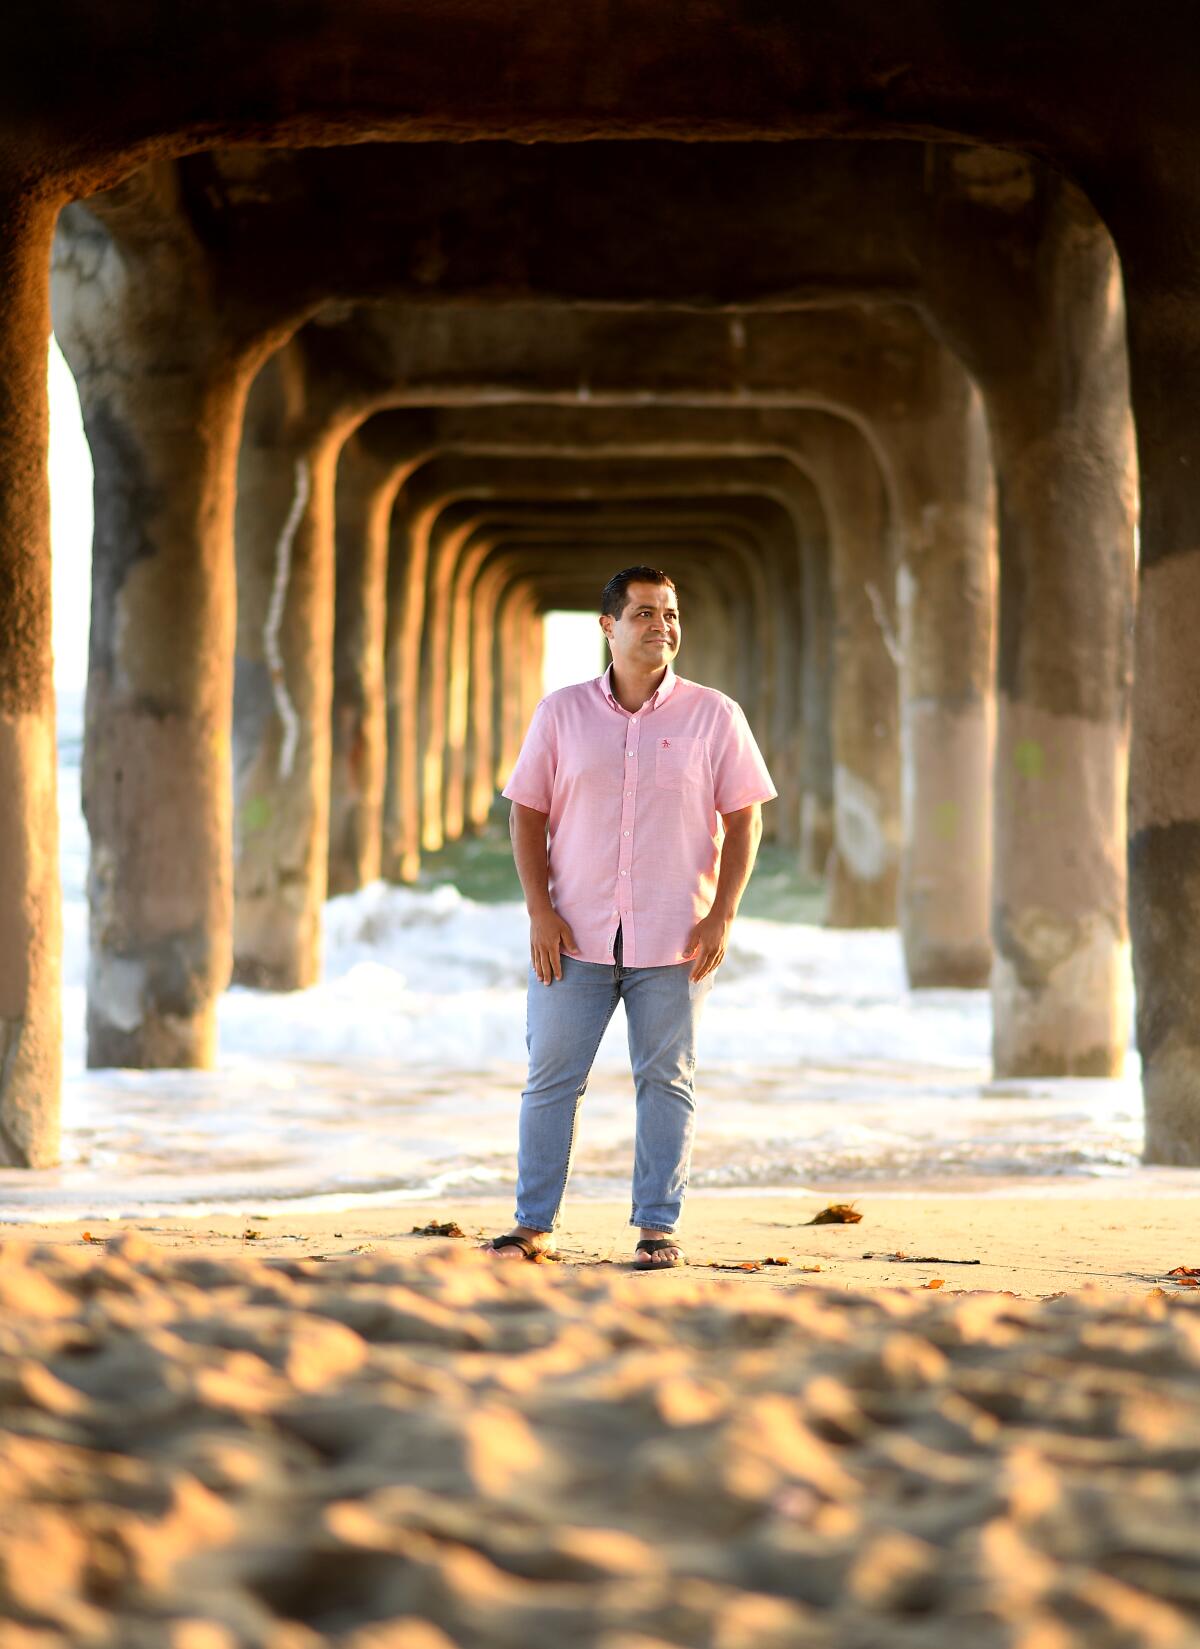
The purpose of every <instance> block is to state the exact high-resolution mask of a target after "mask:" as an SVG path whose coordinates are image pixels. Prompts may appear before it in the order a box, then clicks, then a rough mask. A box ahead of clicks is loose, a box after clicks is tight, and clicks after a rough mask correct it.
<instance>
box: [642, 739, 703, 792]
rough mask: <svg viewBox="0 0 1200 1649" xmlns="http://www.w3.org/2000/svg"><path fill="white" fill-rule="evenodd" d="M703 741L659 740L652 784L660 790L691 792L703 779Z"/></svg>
mask: <svg viewBox="0 0 1200 1649" xmlns="http://www.w3.org/2000/svg"><path fill="white" fill-rule="evenodd" d="M704 765H705V764H704V740H703V739H659V740H658V746H657V751H656V754H655V761H654V782H655V783H656V784H657V785H658V787H659V789H660V790H691V789H692V788H693V786H695V785H698V784H700V783H701V781H702V780H703V778H704Z"/></svg>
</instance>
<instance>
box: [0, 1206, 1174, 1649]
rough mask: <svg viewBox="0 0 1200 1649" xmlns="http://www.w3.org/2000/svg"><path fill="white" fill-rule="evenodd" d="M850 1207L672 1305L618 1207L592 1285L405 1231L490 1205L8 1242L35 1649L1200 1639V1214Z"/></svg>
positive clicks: (11, 1398)
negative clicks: (938, 1258)
mask: <svg viewBox="0 0 1200 1649" xmlns="http://www.w3.org/2000/svg"><path fill="white" fill-rule="evenodd" d="M817 1206H819V1204H818V1203H816V1202H814V1203H812V1205H811V1206H810V1205H809V1204H808V1203H807V1202H806V1201H800V1200H798V1199H772V1198H764V1199H754V1201H753V1204H752V1205H751V1202H750V1199H746V1200H744V1201H743V1200H742V1199H738V1201H737V1204H736V1205H735V1203H734V1202H733V1200H732V1199H728V1200H726V1199H711V1200H707V1201H706V1200H704V1199H697V1201H696V1203H695V1204H694V1205H693V1206H692V1208H691V1209H690V1210H689V1227H690V1228H691V1231H692V1233H694V1234H692V1235H690V1236H689V1242H690V1245H691V1249H692V1251H693V1254H694V1255H695V1257H696V1258H697V1259H699V1258H701V1257H703V1259H705V1260H706V1261H707V1260H710V1259H715V1260H717V1262H718V1263H720V1264H730V1265H733V1264H739V1263H748V1262H747V1261H746V1259H745V1256H754V1257H755V1258H757V1257H759V1255H760V1251H761V1253H762V1254H770V1253H772V1251H773V1252H774V1254H775V1255H779V1256H782V1255H783V1254H788V1255H789V1257H790V1259H791V1262H792V1263H791V1265H790V1266H787V1267H772V1268H769V1269H765V1270H762V1271H755V1272H730V1273H724V1272H716V1271H712V1270H708V1269H704V1268H703V1267H701V1266H699V1265H697V1266H693V1267H692V1268H690V1269H689V1270H687V1271H684V1272H678V1273H674V1274H671V1275H662V1276H655V1277H647V1276H633V1275H630V1274H629V1273H628V1271H627V1270H626V1269H625V1266H624V1263H623V1260H624V1254H625V1250H626V1245H627V1242H628V1234H627V1233H626V1232H625V1231H624V1230H623V1227H622V1225H621V1217H620V1213H619V1211H617V1210H615V1209H614V1208H613V1207H612V1206H611V1205H608V1206H605V1205H598V1204H597V1205H586V1206H583V1207H581V1208H580V1209H578V1210H572V1214H573V1216H575V1217H573V1222H572V1230H573V1235H572V1236H571V1237H570V1238H568V1239H565V1240H564V1247H565V1248H566V1249H567V1251H568V1254H569V1256H570V1257H569V1258H568V1260H567V1262H566V1263H559V1264H541V1265H529V1264H525V1263H521V1262H503V1261H497V1260H495V1259H493V1258H491V1257H489V1256H487V1255H485V1254H482V1253H479V1252H477V1251H476V1250H475V1249H474V1247H473V1246H472V1243H471V1241H470V1240H460V1241H452V1240H451V1241H447V1240H433V1239H423V1238H418V1237H413V1236H410V1235H403V1234H402V1233H403V1232H404V1231H406V1230H407V1229H408V1228H409V1227H410V1226H411V1225H412V1224H414V1223H419V1222H420V1221H421V1219H422V1218H428V1217H432V1216H434V1215H436V1216H437V1217H439V1218H442V1219H445V1218H448V1217H453V1216H454V1215H455V1214H456V1213H457V1214H458V1216H459V1218H460V1219H461V1220H462V1223H463V1229H464V1230H468V1231H469V1232H471V1233H472V1234H473V1232H474V1230H475V1229H476V1228H477V1227H479V1226H481V1225H486V1227H487V1228H488V1229H494V1228H498V1225H499V1224H502V1223H503V1222H502V1221H497V1220H496V1219H493V1218H492V1217H491V1216H492V1214H493V1212H494V1210H492V1209H490V1208H488V1209H481V1208H479V1207H476V1206H474V1205H465V1204H464V1205H463V1206H462V1207H461V1208H460V1209H457V1210H454V1209H450V1208H439V1209H437V1210H434V1209H431V1208H419V1209H417V1208H413V1207H407V1208H405V1209H402V1210H392V1211H391V1212H390V1213H388V1214H387V1215H386V1216H385V1215H383V1214H379V1213H374V1214H372V1215H371V1216H370V1219H369V1220H367V1221H364V1220H363V1219H362V1218H360V1217H351V1216H350V1215H341V1216H337V1217H326V1218H324V1219H322V1220H314V1219H312V1218H308V1219H305V1220H299V1221H298V1220H293V1219H285V1218H283V1217H282V1216H281V1217H278V1218H276V1219H272V1220H270V1221H269V1222H264V1221H262V1220H261V1219H260V1220H258V1221H257V1222H255V1223H250V1222H248V1221H247V1222H238V1221H222V1222H207V1221H206V1222H203V1228H201V1226H200V1225H193V1226H188V1225H187V1224H186V1222H182V1221H179V1222H172V1223H170V1224H166V1223H160V1224H159V1225H158V1226H157V1227H156V1228H155V1229H153V1230H148V1231H140V1232H139V1231H134V1230H132V1229H127V1230H125V1231H123V1232H122V1233H120V1234H117V1235H111V1234H106V1233H105V1232H103V1231H101V1232H100V1233H96V1232H90V1233H89V1236H90V1238H91V1240H90V1241H84V1240H82V1236H81V1233H80V1232H79V1231H78V1230H74V1231H72V1230H68V1229H66V1228H56V1229H54V1230H53V1231H47V1232H44V1233H36V1234H35V1233H32V1232H28V1231H26V1232H25V1233H24V1234H23V1237H18V1236H9V1237H7V1238H6V1240H5V1241H4V1242H3V1244H2V1246H0V1390H2V1392H3V1413H2V1421H0V1527H2V1530H3V1534H2V1538H0V1643H3V1645H4V1649H10V1646H14V1649H50V1646H52V1645H54V1646H59V1645H67V1644H70V1645H72V1646H74V1645H91V1644H95V1645H103V1646H106V1649H109V1646H111V1649H159V1646H162V1645H166V1646H168V1649H234V1646H241V1645H251V1646H257V1645H262V1646H265V1649H310V1646H311V1649H315V1646H317V1645H319V1644H322V1643H334V1644H337V1645H343V1646H346V1649H447V1646H448V1645H455V1644H458V1645H464V1646H468V1649H469V1646H473V1645H479V1646H481V1649H492V1646H495V1649H574V1646H577V1645H578V1646H581V1649H592V1646H594V1649H669V1646H671V1645H675V1646H677V1649H692V1646H695V1649H785V1646H787V1649H792V1646H804V1645H821V1646H825V1649H856V1646H858V1649H876V1646H878V1649H893V1646H894V1649H917V1646H920V1649H941V1646H945V1649H959V1646H961V1645H963V1644H964V1643H968V1642H969V1643H970V1645H971V1646H972V1649H988V1646H990V1645H1012V1646H1014V1649H1015V1646H1020V1649H1062V1646H1076V1645H1077V1646H1079V1649H1106V1646H1109V1645H1111V1646H1113V1649H1116V1646H1118V1645H1142V1644H1145V1645H1147V1646H1149V1645H1173V1644H1179V1645H1180V1646H1184V1645H1190V1644H1195V1643H1196V1642H1197V1641H1200V1557H1198V1556H1197V1547H1196V1540H1195V1531H1196V1528H1197V1526H1198V1520H1200V1315H1197V1308H1196V1298H1197V1295H1196V1294H1195V1293H1193V1292H1192V1291H1191V1290H1189V1289H1187V1288H1185V1287H1182V1286H1181V1285H1180V1284H1179V1283H1177V1282H1171V1281H1163V1282H1162V1283H1158V1282H1156V1281H1155V1277H1156V1274H1158V1273H1159V1272H1160V1271H1161V1272H1164V1273H1165V1271H1166V1270H1168V1269H1170V1266H1168V1265H1167V1264H1166V1262H1168V1261H1169V1262H1171V1265H1179V1264H1182V1263H1185V1262H1187V1261H1188V1260H1189V1259H1190V1260H1196V1259H1198V1258H1200V1255H1198V1254H1197V1253H1196V1251H1195V1249H1194V1248H1193V1250H1192V1252H1191V1254H1190V1255H1188V1254H1187V1253H1185V1252H1184V1250H1185V1249H1186V1248H1187V1246H1188V1244H1189V1243H1190V1242H1191V1241H1192V1238H1191V1236H1190V1235H1189V1233H1194V1231H1195V1228H1196V1227H1195V1208H1194V1205H1193V1204H1192V1203H1191V1202H1190V1201H1189V1200H1188V1199H1183V1198H1176V1199H1171V1198H1164V1199H1162V1200H1161V1201H1159V1202H1156V1203H1155V1205H1154V1206H1153V1207H1145V1206H1143V1205H1141V1204H1136V1205H1135V1204H1134V1203H1133V1202H1132V1201H1130V1200H1124V1201H1123V1200H1122V1199H1120V1198H1114V1199H1087V1200H1085V1199H1082V1198H1077V1197H1071V1196H1067V1197H1061V1198H1055V1197H1044V1196H1043V1197H1038V1198H1026V1199H1020V1198H1010V1199H996V1200H990V1199H987V1198H979V1199H975V1200H971V1199H962V1198H951V1197H944V1196H943V1197H940V1198H931V1199H908V1198H893V1199H888V1198H880V1197H877V1196H864V1197H862V1198H861V1199H860V1206H861V1207H862V1209H863V1211H864V1219H863V1222H862V1223H861V1224H859V1225H855V1226H841V1227H828V1226H826V1227H820V1226H818V1227H809V1226H800V1225H798V1224H797V1221H798V1219H799V1218H802V1217H804V1218H806V1217H809V1215H810V1214H811V1212H813V1211H814V1210H815V1208H816V1207H817ZM1101 1214H1102V1215H1103V1221H1101V1219H1100V1215H1101ZM484 1216H486V1217H484ZM210 1226H211V1229H210ZM239 1226H240V1228H239ZM8 1229H9V1231H12V1230H13V1229H14V1228H12V1227H10V1228H8ZM1006 1230H1007V1235H1005V1234H1004V1233H1005V1231H1006ZM250 1231H261V1232H262V1233H263V1234H262V1235H259V1236H248V1235H245V1233H246V1232H250ZM335 1232H336V1233H340V1235H335ZM702 1233H703V1234H702ZM31 1237H34V1238H36V1237H40V1238H41V1240H33V1241H30V1240H28V1239H29V1238H31ZM901 1239H903V1240H901ZM1006 1245H1007V1246H1006ZM972 1248H982V1249H986V1250H987V1252H986V1253H981V1254H980V1256H979V1257H980V1258H981V1259H984V1260H985V1261H986V1264H985V1265H982V1266H980V1267H970V1268H963V1269H961V1270H960V1269H958V1268H954V1267H951V1266H949V1265H943V1266H941V1267H940V1268H931V1267H930V1266H928V1265H920V1264H918V1265H911V1266H910V1265H908V1264H907V1263H906V1261H904V1260H900V1259H897V1260H893V1261H892V1262H890V1264H888V1263H883V1262H875V1261H867V1260H863V1259H862V1258H861V1255H862V1254H864V1253H866V1252H876V1251H882V1250H884V1249H890V1250H892V1251H893V1252H895V1251H896V1250H897V1249H906V1250H907V1251H908V1252H909V1253H911V1254H925V1253H928V1254H940V1255H942V1256H944V1257H946V1258H953V1257H955V1254H956V1253H957V1254H958V1256H959V1257H966V1254H965V1251H967V1250H970V1249H972ZM609 1249H613V1251H614V1259H615V1258H620V1260H621V1261H622V1263H619V1264H618V1263H603V1261H604V1257H605V1254H606V1253H607V1251H608V1250H609ZM320 1255H327V1256H328V1257H326V1258H320V1257H318V1256H320ZM1006 1255H1007V1256H1010V1258H1009V1260H1006ZM739 1256H742V1257H739ZM856 1256H857V1257H856ZM589 1261H590V1262H591V1263H588V1262H589ZM817 1264H820V1265H821V1266H822V1270H821V1271H819V1272H817V1271H802V1270H801V1269H800V1267H801V1266H802V1265H810V1266H812V1265H817ZM1006 1264H1008V1265H1009V1267H1010V1270H1009V1275H1008V1278H1007V1281H1008V1283H1009V1284H1012V1283H1014V1282H1015V1283H1017V1284H1018V1285H1019V1286H1020V1287H1021V1289H1022V1291H1023V1292H1027V1293H1028V1292H1049V1290H1044V1289H1042V1287H1041V1285H1042V1284H1046V1283H1054V1282H1056V1281H1057V1282H1061V1281H1062V1280H1063V1279H1064V1278H1066V1279H1069V1280H1070V1282H1071V1284H1072V1286H1074V1285H1078V1284H1079V1283H1082V1282H1084V1281H1086V1280H1088V1279H1089V1278H1090V1279H1091V1281H1092V1282H1093V1284H1095V1283H1100V1284H1102V1285H1103V1286H1102V1288H1097V1287H1095V1286H1093V1287H1091V1288H1089V1289H1087V1290H1085V1291H1083V1292H1078V1293H1071V1294H1066V1295H1062V1296H1061V1297H1058V1298H1048V1299H1030V1298H1026V1299H1021V1298H1016V1297H1014V1296H1013V1295H1010V1294H1005V1293H1002V1292H996V1291H995V1289H996V1288H997V1285H998V1284H999V1283H1002V1282H1003V1281H1004V1278H1005V1266H1006ZM868 1274H869V1275H870V1279H871V1281H870V1282H869V1283H868V1282H867V1281H866V1280H865V1279H866V1278H867V1276H868ZM937 1277H942V1278H943V1279H944V1281H943V1286H942V1287H941V1288H940V1289H930V1288H929V1287H927V1286H925V1285H926V1284H927V1283H928V1282H929V1281H931V1280H936V1278H937ZM981 1285H982V1286H981ZM959 1290H967V1291H965V1292H958V1291H959ZM1197 1292H1200V1291H1197Z"/></svg>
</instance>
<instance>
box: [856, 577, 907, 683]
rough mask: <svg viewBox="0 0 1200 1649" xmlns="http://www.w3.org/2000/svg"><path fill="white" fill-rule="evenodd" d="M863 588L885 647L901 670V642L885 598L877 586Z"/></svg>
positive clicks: (868, 585) (869, 585)
mask: <svg viewBox="0 0 1200 1649" xmlns="http://www.w3.org/2000/svg"><path fill="white" fill-rule="evenodd" d="M863 588H864V590H865V591H866V595H867V600H868V601H869V602H870V603H871V612H872V614H873V615H874V618H875V622H876V624H878V626H879V633H880V635H881V636H882V637H883V645H884V646H885V647H886V648H887V652H888V657H889V658H890V659H891V661H892V663H893V664H894V665H895V666H896V668H897V670H898V669H899V668H900V640H899V637H898V636H897V635H896V627H895V625H894V624H893V623H892V620H891V617H890V615H889V613H888V610H887V608H886V607H885V605H884V601H883V596H882V595H881V594H880V593H879V588H878V586H877V585H875V584H870V583H867V584H864V585H863Z"/></svg>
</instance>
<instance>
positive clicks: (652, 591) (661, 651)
mask: <svg viewBox="0 0 1200 1649" xmlns="http://www.w3.org/2000/svg"><path fill="white" fill-rule="evenodd" d="M678 599H679V598H678V596H677V595H676V594H675V591H674V590H673V589H672V588H671V586H670V585H669V584H638V583H634V584H631V585H630V586H629V588H628V589H627V590H626V591H625V610H624V612H623V613H622V614H621V616H620V618H610V617H609V616H608V615H607V614H604V615H603V616H602V617H601V619H600V626H601V628H602V629H603V631H604V634H605V635H606V636H607V637H608V645H609V647H610V648H611V649H612V656H613V663H614V664H615V665H616V666H617V669H618V671H619V670H620V668H621V666H622V665H624V666H625V667H626V668H632V669H635V670H639V671H641V670H657V669H661V668H662V667H663V666H664V665H666V664H670V663H671V661H672V659H673V658H674V657H675V655H676V653H678V651H679V642H680V639H681V632H680V628H679V610H678V607H677V606H676V602H677V601H678Z"/></svg>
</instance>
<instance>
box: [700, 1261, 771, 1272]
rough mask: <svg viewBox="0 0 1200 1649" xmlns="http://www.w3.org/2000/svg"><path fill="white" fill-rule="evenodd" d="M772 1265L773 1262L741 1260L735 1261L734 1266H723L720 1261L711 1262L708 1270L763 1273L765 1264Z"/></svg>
mask: <svg viewBox="0 0 1200 1649" xmlns="http://www.w3.org/2000/svg"><path fill="white" fill-rule="evenodd" d="M772 1263H773V1262H772V1261H771V1260H766V1261H762V1260H739V1261H735V1263H734V1264H733V1265H722V1264H721V1262H720V1260H709V1262H708V1269H709V1270H710V1271H761V1270H762V1268H763V1265H764V1264H766V1265H771V1264H772Z"/></svg>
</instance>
